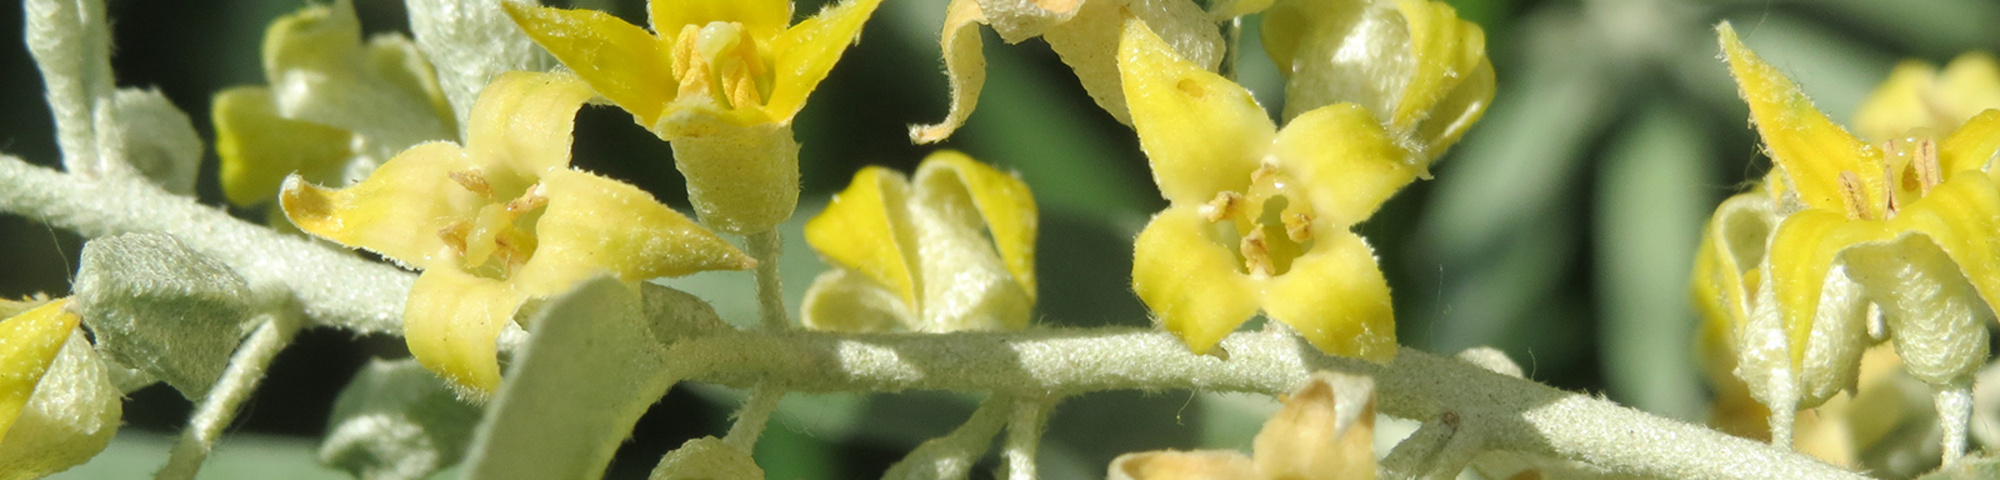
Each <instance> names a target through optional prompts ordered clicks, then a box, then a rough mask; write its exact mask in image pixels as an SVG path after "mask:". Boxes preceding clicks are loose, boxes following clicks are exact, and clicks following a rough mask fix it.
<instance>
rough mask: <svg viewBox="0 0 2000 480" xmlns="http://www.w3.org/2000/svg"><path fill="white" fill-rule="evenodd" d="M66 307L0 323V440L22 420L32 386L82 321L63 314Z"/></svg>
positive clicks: (45, 308)
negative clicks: (0, 341)
mask: <svg viewBox="0 0 2000 480" xmlns="http://www.w3.org/2000/svg"><path fill="white" fill-rule="evenodd" d="M68 303H69V302H68V301H55V302H49V303H46V304H43V305H42V306H40V307H35V308H34V309H32V310H28V311H26V312H22V313H21V314H20V315H15V316H13V317H9V318H7V319H6V320H0V339H4V340H6V342H4V343H0V438H4V437H5V436H6V435H7V430H8V429H9V428H10V427H11V426H13V424H14V420H15V419H16V418H18V417H20V416H21V411H22V409H23V408H25V407H26V406H27V405H28V397H29V396H31V395H33V394H34V392H35V385H36V384H38V383H41V381H42V376H43V375H45V374H47V373H48V370H49V365H51V364H53V363H55V361H56V353H57V352H60V351H62V348H63V343H64V342H66V341H68V340H69V334H70V331H71V330H75V329H76V326H77V324H78V323H80V322H82V321H83V319H82V318H81V317H78V316H77V315H76V314H75V313H70V312H68V311H66V310H63V307H64V306H65V305H68Z"/></svg>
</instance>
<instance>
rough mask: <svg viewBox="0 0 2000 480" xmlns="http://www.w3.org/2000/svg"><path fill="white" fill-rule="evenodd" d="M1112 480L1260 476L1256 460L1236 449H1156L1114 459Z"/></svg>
mask: <svg viewBox="0 0 2000 480" xmlns="http://www.w3.org/2000/svg"><path fill="white" fill-rule="evenodd" d="M1105 475H1106V478H1109V479H1110V480H1213V479H1223V478H1237V479H1252V478H1261V477H1259V476H1258V474H1257V464H1256V463H1253V462H1251V461H1250V457H1245V456H1243V453H1242V452H1237V451H1234V450H1196V451H1192V452H1180V451H1174V450H1157V451H1151V452H1136V453H1127V454H1124V455H1119V456H1118V458H1114V459H1112V460H1111V470H1110V472H1108V473H1106V474H1105Z"/></svg>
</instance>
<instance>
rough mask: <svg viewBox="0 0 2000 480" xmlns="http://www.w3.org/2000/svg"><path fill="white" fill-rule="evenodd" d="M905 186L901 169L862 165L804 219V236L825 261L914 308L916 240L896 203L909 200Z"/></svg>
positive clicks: (918, 284)
mask: <svg viewBox="0 0 2000 480" xmlns="http://www.w3.org/2000/svg"><path fill="white" fill-rule="evenodd" d="M909 188H910V187H909V183H908V182H907V181H905V180H903V176H902V175H901V174H898V173H896V172H894V171H890V170H889V169H885V168H881V167H867V168H863V169H861V171H860V172H856V173H855V174H854V182H853V183H850V184H848V186H847V189H846V190H842V191H841V192H840V193H839V194H836V195H834V196H833V200H832V201H831V202H829V203H827V204H826V210H823V211H821V212H820V214H819V216H816V217H813V219H812V220H810V221H807V222H806V227H805V235H806V243H808V244H811V245H812V247H813V250H816V251H818V252H819V254H820V255H821V256H824V257H825V258H826V259H827V261H828V263H832V264H834V265H835V266H837V267H839V268H848V269H853V270H854V271H856V272H860V273H861V274H862V275H865V276H867V277H868V278H870V279H873V280H874V281H875V282H876V283H880V284H881V285H882V286H883V287H884V288H887V289H889V291H890V292H894V293H895V294H896V296H897V297H899V298H902V299H903V304H904V305H908V306H909V308H910V309H911V310H913V311H914V310H916V309H917V308H918V303H917V292H918V291H919V289H920V288H921V286H922V279H920V278H918V277H917V274H918V272H919V270H918V269H917V268H916V267H915V262H916V257H917V255H916V252H915V249H916V239H915V238H914V237H913V233H911V231H910V220H909V218H908V211H907V210H905V209H904V208H903V207H902V206H903V205H906V204H908V203H909V196H910V192H909ZM913 313H914V312H913Z"/></svg>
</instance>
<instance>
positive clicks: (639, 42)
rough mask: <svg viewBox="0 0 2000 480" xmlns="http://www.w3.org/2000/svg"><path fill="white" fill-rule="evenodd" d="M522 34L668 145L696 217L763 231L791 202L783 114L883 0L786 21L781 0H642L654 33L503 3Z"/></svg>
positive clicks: (800, 101)
mask: <svg viewBox="0 0 2000 480" xmlns="http://www.w3.org/2000/svg"><path fill="white" fill-rule="evenodd" d="M502 3H503V4H504V5H505V6H506V8H507V13H508V15H510V16H512V17H513V18H514V21H515V23H517V24H519V25H520V26H521V29H522V30H523V31H526V32H527V34H528V37H529V38H532V39H534V40H535V42H536V43H539V44H541V45H542V47H543V48H545V49H547V50H548V51H549V53H552V54H554V55H555V56H556V58H557V59H559V60H561V61H562V62H563V65H566V66H568V67H569V68H570V69H571V70H574V71H575V72H576V74H577V76H580V77H583V80H584V81H585V82H589V83H590V86H591V87H592V88H595V89H596V90H597V93H598V94H600V95H603V96H604V98H606V99H610V100H611V102H612V103H615V104H617V105H618V106H619V107H620V108H624V109H625V111H627V112H630V113H631V114H632V117H633V120H634V121H636V122H638V124H639V125H640V126H644V127H646V128H648V129H651V130H652V131H653V133H654V134H655V135H658V136H659V137H660V138H661V139H664V140H668V141H671V142H673V144H674V145H673V148H674V160H675V165H676V166H677V167H678V168H680V170H681V173H682V174H684V175H685V176H686V177H687V180H688V196H689V200H691V201H692V202H693V203H694V206H695V211H696V213H698V214H699V215H700V217H701V220H702V222H703V223H707V224H709V225H710V226H713V227H715V228H717V229H720V230H723V231H727V232H731V233H741V234H751V233H758V232H764V231H767V230H769V229H770V228H771V227H772V226H774V225H777V224H778V222H781V221H784V220H785V218H787V217H790V216H791V214H792V209H793V207H795V206H796V205H797V204H798V193H799V188H798V184H799V171H798V170H799V169H798V149H799V147H798V144H797V143H796V142H795V141H794V140H793V139H792V131H791V122H792V117H793V116H795V115H797V114H798V113H799V109H801V108H803V107H804V106H805V102H806V97H807V96H808V95H810V94H812V91H813V89H814V88H815V87H817V86H818V85H819V83H820V81H821V80H824V79H826V76H827V73H828V72H829V71H831V70H832V69H833V65H834V63H836V62H838V61H839V60H840V56H841V53H842V52H844V51H845V50H846V49H847V45H848V44H850V43H853V42H854V40H855V39H856V37H857V36H858V35H859V34H860V32H861V26H862V24H863V23H865V22H866V21H867V20H868V17H869V16H870V15H872V14H873V13H874V12H875V8H876V7H877V6H880V5H881V3H882V1H881V0H847V1H845V2H843V3H840V4H838V5H834V6H831V7H828V8H827V9H825V10H822V11H821V12H820V14H819V15H818V16H815V17H813V18H809V19H806V20H805V21H802V22H799V23H798V24H797V25H792V26H790V27H789V28H787V26H786V24H787V23H789V22H790V21H791V18H792V5H791V2H789V1H787V0H652V1H651V2H650V3H649V5H650V7H651V8H649V9H648V11H649V12H650V16H651V21H652V26H653V31H652V32H648V31H646V29H643V28H639V27H638V26H636V25H632V24H629V23H625V21H624V20H619V19H618V18H617V17H613V16H611V15H609V14H606V13H603V12H598V11H592V10H563V9H556V8H547V7H534V6H528V5H521V4H516V3H513V2H502Z"/></svg>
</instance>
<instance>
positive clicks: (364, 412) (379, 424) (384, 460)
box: [319, 359, 480, 480]
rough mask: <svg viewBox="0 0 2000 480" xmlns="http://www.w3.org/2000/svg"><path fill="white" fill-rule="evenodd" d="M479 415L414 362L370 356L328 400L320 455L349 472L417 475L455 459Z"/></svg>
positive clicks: (383, 479)
mask: <svg viewBox="0 0 2000 480" xmlns="http://www.w3.org/2000/svg"><path fill="white" fill-rule="evenodd" d="M479 415H480V410H479V407H476V406H473V405H472V404H469V403H466V402H464V401H461V400H459V398H458V395H457V394H456V393H455V392H454V391H453V390H452V389H451V387H450V386H448V385H446V384H445V383H444V381H442V380H440V379H438V377H437V375H434V374H432V373H430V371H429V370H425V369H424V367H423V366H422V365H418V364H417V362H416V360H414V359H403V360H374V361H372V362H369V364H368V366H366V367H363V368H362V369H361V372H360V373H358V374H355V376H354V380H352V381H349V382H348V383H347V388H345V389H343V390H341V392H340V398H339V399H338V400H335V401H334V404H333V417H332V419H330V420H329V421H328V422H327V423H328V425H329V427H328V432H327V435H326V441H325V442H324V443H322V444H320V449H319V458H320V461H321V462H324V463H326V464H328V465H332V466H334V467H336V468H339V469H341V470H346V471H347V472H348V473H351V474H354V476H355V477H356V478H368V479H375V480H415V479H420V478H424V477H427V476H429V475H430V474H432V473H435V472H437V471H438V470H439V469H443V468H446V467H450V466H452V465H456V464H457V463H458V461H459V460H460V459H461V458H462V457H463V456H464V454H465V447H466V445H467V444H469V443H471V440H472V428H473V426H474V425H476V424H478V423H479Z"/></svg>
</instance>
